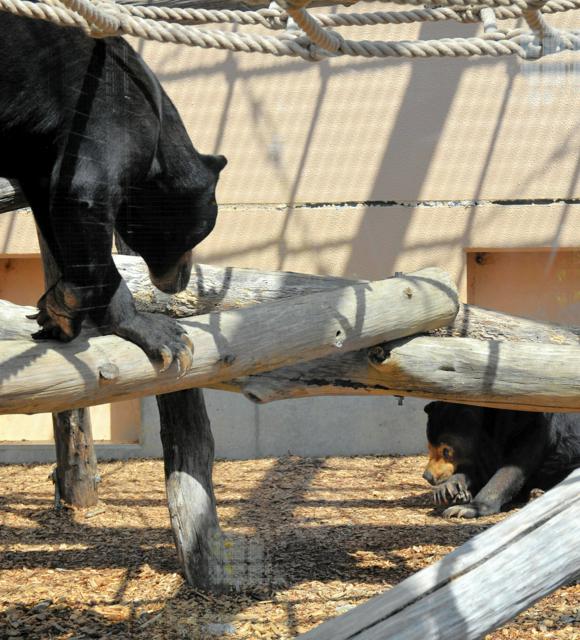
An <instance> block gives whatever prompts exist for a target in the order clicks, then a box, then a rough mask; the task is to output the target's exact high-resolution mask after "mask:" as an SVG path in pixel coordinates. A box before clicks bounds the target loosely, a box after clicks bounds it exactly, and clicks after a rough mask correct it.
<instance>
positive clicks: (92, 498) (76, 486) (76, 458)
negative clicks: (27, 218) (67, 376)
mask: <svg viewBox="0 0 580 640" xmlns="http://www.w3.org/2000/svg"><path fill="white" fill-rule="evenodd" d="M38 242H39V244H40V252H41V255H42V264H43V267H44V282H45V285H46V286H47V287H50V286H52V285H53V284H54V283H55V282H56V281H57V280H58V278H59V277H60V273H59V271H58V267H57V266H56V263H55V261H54V258H53V256H52V254H51V253H50V250H49V248H48V245H47V244H46V242H44V239H43V237H42V234H41V233H40V231H38ZM52 425H53V433H54V443H55V445H56V473H55V474H54V487H55V488H54V490H55V504H56V505H57V507H58V505H59V503H60V501H61V500H62V501H63V502H65V503H66V504H69V505H71V506H73V507H78V508H85V507H92V506H93V505H95V504H97V502H98V500H99V496H98V493H97V482H98V471H97V456H96V455H95V448H94V445H93V433H92V428H91V420H90V416H89V410H88V409H71V410H70V411H61V412H59V413H53V414H52Z"/></svg>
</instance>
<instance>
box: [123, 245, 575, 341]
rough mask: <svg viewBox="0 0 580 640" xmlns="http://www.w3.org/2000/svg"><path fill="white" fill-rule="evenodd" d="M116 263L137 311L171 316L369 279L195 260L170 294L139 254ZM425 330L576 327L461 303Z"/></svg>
mask: <svg viewBox="0 0 580 640" xmlns="http://www.w3.org/2000/svg"><path fill="white" fill-rule="evenodd" d="M115 263H116V265H117V268H118V269H119V271H120V273H121V275H122V276H123V278H124V279H125V280H126V282H127V284H128V286H129V289H131V292H132V293H133V296H134V297H135V299H136V301H137V306H138V307H139V308H140V309H141V310H143V311H151V312H157V313H167V314H169V315H171V316H173V317H176V318H185V317H189V316H193V315H199V314H202V313H210V312H211V311H227V310H229V309H240V308H243V307H247V306H251V305H254V304H258V303H262V302H268V301H272V300H282V299H285V298H292V297H294V296H297V295H303V294H307V293H319V292H322V291H331V290H332V289H336V288H338V287H343V286H347V285H351V284H356V283H363V282H368V281H367V280H348V279H346V278H336V277H333V276H316V275H310V274H306V273H292V272H288V271H258V270H256V269H240V268H237V267H236V268H234V267H226V268H223V267H215V266H211V265H203V264H197V265H195V267H194V269H193V275H192V277H191V280H190V283H189V286H188V287H187V290H186V291H184V292H182V293H180V294H177V295H174V296H169V295H167V294H164V293H162V292H161V291H159V290H158V289H156V288H155V287H154V286H153V285H152V284H151V281H150V280H149V275H148V272H147V268H146V266H145V264H144V263H143V261H142V260H141V258H136V257H133V256H115ZM430 333H431V335H436V336H450V337H464V338H477V339H479V340H510V341H516V342H538V343H543V342H546V343H551V344H570V345H578V346H580V327H566V326H562V325H555V324H550V323H547V322H538V321H536V320H529V319H527V318H520V317H517V316H511V315H509V314H506V313H501V312H499V311H492V310H489V309H482V308H480V307H475V306H472V305H465V304H462V305H460V309H459V312H458V314H457V316H456V317H455V318H454V320H453V322H452V323H451V324H450V325H449V326H448V327H443V328H441V329H437V330H434V331H432V332H430Z"/></svg>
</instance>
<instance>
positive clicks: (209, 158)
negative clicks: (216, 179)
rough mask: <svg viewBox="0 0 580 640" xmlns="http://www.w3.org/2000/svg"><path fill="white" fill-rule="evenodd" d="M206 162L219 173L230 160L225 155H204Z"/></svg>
mask: <svg viewBox="0 0 580 640" xmlns="http://www.w3.org/2000/svg"><path fill="white" fill-rule="evenodd" d="M202 157H203V160H204V162H205V164H206V165H207V166H208V167H209V168H210V169H211V170H212V171H213V172H214V173H215V174H216V176H217V175H219V172H220V171H221V170H222V169H223V168H224V167H225V166H226V164H227V163H228V160H227V158H226V157H225V156H221V155H220V156H214V155H209V154H208V155H204V156H202Z"/></svg>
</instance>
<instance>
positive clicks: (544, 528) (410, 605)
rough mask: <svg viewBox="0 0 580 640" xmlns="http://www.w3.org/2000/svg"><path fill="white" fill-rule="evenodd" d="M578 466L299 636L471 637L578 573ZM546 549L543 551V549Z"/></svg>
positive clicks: (311, 639)
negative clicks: (451, 548)
mask: <svg viewBox="0 0 580 640" xmlns="http://www.w3.org/2000/svg"><path fill="white" fill-rule="evenodd" d="M578 521H580V469H578V470H576V471H574V472H573V473H572V474H571V475H570V476H568V478H567V479H566V480H564V481H563V482H561V483H560V484H559V485H557V486H556V487H554V489H552V490H550V491H548V492H547V493H546V494H545V495H544V496H542V497H541V498H539V499H538V500H535V501H534V502H532V503H531V504H529V505H527V506H526V507H524V508H523V509H522V510H521V511H519V512H518V513H516V514H514V515H513V516H510V517H508V518H506V519H505V520H504V521H503V522H500V523H499V524H496V525H495V526H494V527H492V528H490V529H488V530H487V531H485V532H484V533H481V534H480V535H478V536H476V537H475V538H472V539H471V540H469V542H466V543H465V544H464V545H463V546H461V547H459V548H458V549H456V550H455V551H453V552H452V553H450V554H448V555H447V556H445V558H443V559H442V560H440V561H439V562H437V563H435V564H434V565H432V566H430V567H428V568H426V569H423V570H422V571H419V572H417V573H415V574H414V575H412V576H411V577H410V578H407V579H406V580H404V581H403V582H401V583H400V584H398V585H397V586H396V587H394V588H392V589H391V590H389V591H387V592H386V593H384V594H381V595H379V596H376V597H375V598H372V599H371V600H369V601H368V602H366V603H364V604H362V605H360V606H358V607H356V608H355V609H352V610H351V611H349V612H347V613H345V614H344V615H342V616H339V617H337V618H335V619H333V620H330V621H328V622H325V623H323V624H322V625H320V626H319V627H317V628H316V629H313V630H312V631H310V632H308V633H306V634H304V635H301V636H299V638H300V640H379V639H380V640H383V639H384V638H397V639H398V640H435V639H436V638H446V640H475V639H477V638H483V637H484V636H485V635H486V634H487V633H489V632H490V631H492V630H493V629H496V628H497V627H499V626H501V625H502V624H504V623H505V622H507V621H508V620H511V619H512V618H513V617H514V616H516V615H517V614H518V613H519V612H520V611H524V610H525V609H527V608H528V607H530V606H531V605H532V604H533V603H534V602H536V601H537V600H539V599H540V598H543V597H544V596H547V595H548V594H550V593H552V592H553V591H555V590H556V589H557V588H558V587H560V586H562V585H564V584H566V583H567V582H569V581H570V580H571V579H574V578H575V577H580V544H579V543H578V532H577V530H576V527H574V526H573V525H571V523H573V522H578ZM546 548H549V550H550V551H549V553H546V552H542V550H545V549H546Z"/></svg>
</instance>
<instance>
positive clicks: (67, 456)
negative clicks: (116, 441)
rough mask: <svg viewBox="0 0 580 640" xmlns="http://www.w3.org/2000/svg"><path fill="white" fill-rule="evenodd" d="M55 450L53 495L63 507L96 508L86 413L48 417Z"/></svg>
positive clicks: (77, 411) (94, 471)
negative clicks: (54, 489) (50, 418)
mask: <svg viewBox="0 0 580 640" xmlns="http://www.w3.org/2000/svg"><path fill="white" fill-rule="evenodd" d="M52 424H53V427H54V443H55V446H56V469H55V485H56V491H57V493H56V495H57V496H58V498H59V499H60V500H62V501H63V502H64V503H65V504H68V505H71V506H73V507H76V508H79V509H84V508H86V507H92V506H94V505H95V504H97V502H98V500H99V497H98V494H97V482H98V474H97V458H96V455H95V448H94V444H93V434H92V431H91V419H90V416H89V411H88V409H71V410H69V411H61V412H59V413H53V414H52Z"/></svg>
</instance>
